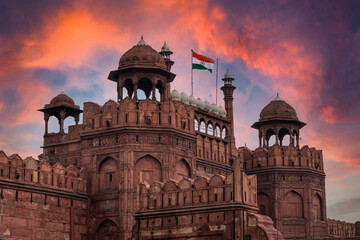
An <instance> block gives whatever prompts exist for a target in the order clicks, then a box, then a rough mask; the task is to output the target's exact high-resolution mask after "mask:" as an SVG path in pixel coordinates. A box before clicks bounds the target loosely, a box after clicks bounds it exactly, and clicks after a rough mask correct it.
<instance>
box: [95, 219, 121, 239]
mask: <svg viewBox="0 0 360 240" xmlns="http://www.w3.org/2000/svg"><path fill="white" fill-rule="evenodd" d="M118 239H119V228H118V226H117V225H116V224H115V223H114V222H113V221H111V220H110V219H106V220H105V221H103V222H102V223H101V224H100V225H99V228H98V231H97V240H118Z"/></svg>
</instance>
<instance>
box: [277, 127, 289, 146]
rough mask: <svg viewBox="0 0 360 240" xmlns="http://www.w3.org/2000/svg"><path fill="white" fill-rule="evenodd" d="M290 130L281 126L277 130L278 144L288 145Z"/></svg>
mask: <svg viewBox="0 0 360 240" xmlns="http://www.w3.org/2000/svg"><path fill="white" fill-rule="evenodd" d="M286 135H289V137H285V136H286ZM290 137H291V136H290V132H289V130H288V129H287V128H282V129H280V131H279V141H280V146H289V145H290Z"/></svg>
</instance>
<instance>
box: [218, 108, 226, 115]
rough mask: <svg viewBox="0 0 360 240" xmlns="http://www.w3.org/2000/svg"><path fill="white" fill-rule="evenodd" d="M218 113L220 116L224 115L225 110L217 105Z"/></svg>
mask: <svg viewBox="0 0 360 240" xmlns="http://www.w3.org/2000/svg"><path fill="white" fill-rule="evenodd" d="M219 114H220V116H222V117H226V110H225V109H224V108H223V107H222V106H219Z"/></svg>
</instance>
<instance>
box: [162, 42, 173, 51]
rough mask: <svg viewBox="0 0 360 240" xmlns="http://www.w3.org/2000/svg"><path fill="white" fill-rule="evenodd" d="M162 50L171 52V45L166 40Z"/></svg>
mask: <svg viewBox="0 0 360 240" xmlns="http://www.w3.org/2000/svg"><path fill="white" fill-rule="evenodd" d="M161 51H162V52H171V51H170V48H169V46H168V45H167V44H166V42H164V45H163V46H162V48H161Z"/></svg>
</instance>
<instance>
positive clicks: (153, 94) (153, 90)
mask: <svg viewBox="0 0 360 240" xmlns="http://www.w3.org/2000/svg"><path fill="white" fill-rule="evenodd" d="M152 100H155V101H156V96H155V85H152Z"/></svg>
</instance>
